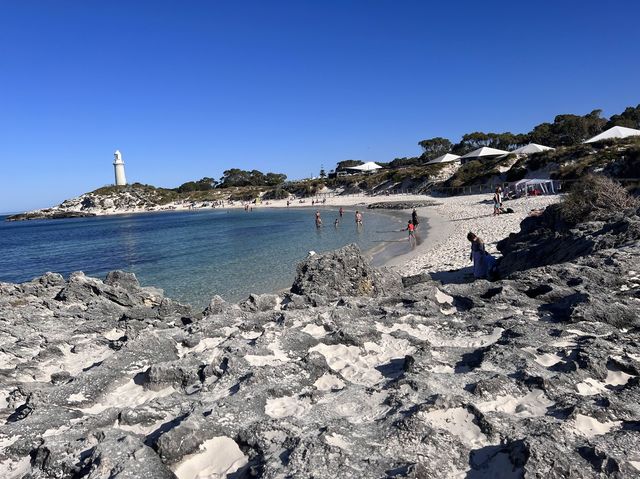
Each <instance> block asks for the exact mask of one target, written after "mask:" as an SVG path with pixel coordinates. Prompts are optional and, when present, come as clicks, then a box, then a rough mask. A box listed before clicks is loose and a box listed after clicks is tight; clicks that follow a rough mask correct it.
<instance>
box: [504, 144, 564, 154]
mask: <svg viewBox="0 0 640 479" xmlns="http://www.w3.org/2000/svg"><path fill="white" fill-rule="evenodd" d="M547 150H555V148H551V147H550V146H544V145H538V144H537V143H529V144H528V145H525V146H521V147H520V148H516V149H515V150H513V151H512V152H511V153H515V154H516V155H531V154H533V153H540V152H542V151H547Z"/></svg>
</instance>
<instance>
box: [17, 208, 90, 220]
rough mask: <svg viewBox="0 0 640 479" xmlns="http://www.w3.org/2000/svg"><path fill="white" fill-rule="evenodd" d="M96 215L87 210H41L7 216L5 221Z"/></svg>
mask: <svg viewBox="0 0 640 479" xmlns="http://www.w3.org/2000/svg"><path fill="white" fill-rule="evenodd" d="M93 216H96V214H95V213H88V212H85V211H53V210H50V211H49V210H40V211H32V212H28V213H19V214H17V215H11V216H7V217H6V218H5V221H25V220H59V219H65V218H90V217H93Z"/></svg>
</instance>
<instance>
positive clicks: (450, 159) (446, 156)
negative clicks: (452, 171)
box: [426, 153, 460, 165]
mask: <svg viewBox="0 0 640 479" xmlns="http://www.w3.org/2000/svg"><path fill="white" fill-rule="evenodd" d="M453 161H460V155H453V154H451V153H445V154H444V155H441V156H439V157H438V158H434V159H433V160H429V161H427V163H426V164H427V165H433V164H435V163H451V162H453Z"/></svg>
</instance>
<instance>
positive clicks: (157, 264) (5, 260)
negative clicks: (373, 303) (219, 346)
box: [0, 208, 408, 307]
mask: <svg viewBox="0 0 640 479" xmlns="http://www.w3.org/2000/svg"><path fill="white" fill-rule="evenodd" d="M320 211H321V214H322V218H323V222H324V226H323V227H321V228H316V227H315V224H314V217H315V209H308V208H295V209H293V208H292V209H290V210H289V209H275V208H274V209H260V208H256V209H254V210H253V211H252V212H245V211H243V210H236V209H233V210H225V209H214V210H200V211H193V212H184V211H183V212H158V213H137V214H131V215H118V216H101V217H93V218H70V219H59V220H34V221H20V222H7V221H4V217H1V216H0V252H1V253H0V281H4V282H13V283H17V282H23V281H29V280H31V279H33V278H35V277H38V276H40V275H42V274H43V273H45V272H47V271H53V272H58V273H61V274H63V275H64V276H65V277H66V276H67V275H68V274H69V273H71V272H73V271H84V272H85V273H86V274H87V275H90V276H96V277H100V278H102V277H104V275H105V274H106V273H107V272H109V271H112V270H116V269H121V270H125V271H131V272H133V273H135V274H136V276H137V277H138V279H139V281H140V283H141V284H142V285H143V286H155V287H159V288H162V289H163V290H164V291H165V294H166V295H167V296H169V297H170V298H172V299H176V300H178V301H181V302H186V303H190V304H192V305H194V306H197V307H203V306H205V305H207V304H208V302H209V299H210V298H211V297H212V296H213V295H215V294H218V295H220V296H222V297H223V298H224V299H226V300H229V301H239V300H242V299H244V298H246V297H247V296H248V295H249V294H250V293H266V292H275V291H278V290H282V289H284V288H288V287H289V286H290V285H291V283H292V282H293V279H294V277H295V269H296V264H297V263H298V262H300V261H301V260H303V259H304V258H305V257H306V256H307V254H308V252H309V251H316V252H324V251H329V250H333V249H336V248H339V247H341V246H344V245H346V244H349V243H357V244H358V245H359V246H360V248H361V249H362V250H363V251H367V252H369V253H370V254H371V255H372V256H373V257H374V263H378V264H380V263H381V262H383V261H384V259H385V255H387V256H388V255H389V254H392V253H390V251H395V252H394V253H393V254H397V253H398V252H404V248H407V249H408V246H407V245H405V242H406V234H405V233H403V232H401V231H400V230H401V229H402V228H403V227H404V225H405V223H404V222H403V221H401V220H400V219H399V218H398V217H395V216H393V215H389V214H384V213H371V212H370V211H369V210H364V226H363V227H361V228H357V227H356V225H355V221H354V209H349V210H345V214H344V217H343V219H342V221H341V223H340V224H339V225H338V226H337V227H335V226H334V220H335V219H336V218H337V217H338V210H337V208H331V209H329V208H325V209H321V210H320ZM385 246H386V248H385ZM388 246H391V248H388ZM394 248H395V249H394ZM374 253H375V254H374Z"/></svg>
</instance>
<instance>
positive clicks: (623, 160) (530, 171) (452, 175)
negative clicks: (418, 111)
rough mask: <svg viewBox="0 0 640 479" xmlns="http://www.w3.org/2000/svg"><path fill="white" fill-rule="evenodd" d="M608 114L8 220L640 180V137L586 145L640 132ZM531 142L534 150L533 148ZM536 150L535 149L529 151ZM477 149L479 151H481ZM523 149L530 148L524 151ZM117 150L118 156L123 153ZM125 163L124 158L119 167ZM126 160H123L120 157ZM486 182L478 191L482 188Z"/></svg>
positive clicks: (144, 188)
mask: <svg viewBox="0 0 640 479" xmlns="http://www.w3.org/2000/svg"><path fill="white" fill-rule="evenodd" d="M601 113H602V112H601V110H594V111H592V112H591V113H589V114H587V115H584V116H579V115H569V114H564V115H558V116H556V117H555V119H554V121H553V123H542V124H540V125H537V126H535V127H534V128H533V129H532V130H531V131H530V132H528V133H525V134H513V133H510V132H504V133H491V132H490V133H484V132H473V133H468V134H465V135H463V136H462V139H461V140H460V142H458V143H456V144H453V143H452V142H451V141H450V140H448V139H446V138H441V137H436V138H430V139H426V140H421V141H419V142H418V144H419V145H420V147H421V148H422V149H423V153H422V154H421V155H420V156H416V157H410V158H406V157H405V158H396V159H394V160H392V161H390V162H388V163H378V165H379V166H380V167H382V168H380V169H376V170H374V171H358V170H357V169H355V168H357V167H358V166H359V165H362V164H363V162H362V161H359V160H345V161H341V162H339V163H338V164H337V165H336V168H335V169H333V170H331V171H330V172H328V173H327V172H325V171H324V169H322V170H321V171H320V173H319V175H318V177H316V178H309V179H304V180H296V181H288V180H287V176H286V175H285V174H282V173H272V172H269V173H263V172H261V171H258V170H241V169H237V168H232V169H229V170H226V171H224V172H223V176H222V177H221V178H220V179H219V180H216V179H214V178H212V177H204V178H201V179H200V180H197V181H189V182H186V183H183V184H182V185H180V186H178V187H176V188H161V187H156V186H152V185H145V184H141V183H133V184H130V185H117V186H116V185H112V186H105V187H102V188H98V189H97V190H94V191H91V192H89V193H85V194H83V195H80V196H78V197H76V198H72V199H68V200H66V201H64V202H62V203H61V204H59V205H57V206H54V207H52V208H44V209H39V210H34V211H29V212H26V213H20V214H16V215H11V216H8V217H7V218H6V219H7V220H8V221H19V220H30V219H57V218H71V217H87V216H99V215H109V214H123V213H135V212H145V211H162V210H182V209H194V208H196V209H197V208H211V207H220V206H232V205H235V204H237V203H243V202H255V203H263V204H264V203H266V202H271V201H276V200H287V199H301V198H313V197H322V196H323V195H324V196H327V195H332V196H333V195H352V194H366V195H387V194H393V193H397V192H411V193H414V194H429V193H438V194H447V195H451V194H458V193H463V192H481V191H483V188H482V187H484V190H487V191H488V190H489V189H490V188H491V187H493V185H498V184H506V183H513V182H517V181H519V180H522V179H524V178H544V179H552V180H558V181H563V182H567V181H568V182H571V181H574V180H577V179H578V178H581V177H582V176H584V175H585V174H587V173H600V174H604V175H606V176H609V177H611V178H614V179H619V180H624V182H625V186H626V187H627V188H628V189H629V190H631V191H634V190H638V188H639V187H640V185H639V184H638V181H637V178H638V177H640V136H638V135H637V134H633V133H631V134H630V136H627V137H624V138H616V137H615V136H611V137H607V135H606V134H604V136H605V138H604V139H602V140H599V141H594V142H589V143H586V142H585V140H587V139H588V138H591V137H596V138H598V137H597V136H596V135H601V134H602V133H603V132H605V133H606V132H608V131H609V130H610V129H612V128H614V129H615V127H623V128H625V129H627V130H628V131H632V132H633V131H636V130H629V129H638V128H640V105H638V106H636V107H629V108H626V109H625V110H624V112H622V113H620V114H618V115H613V116H611V118H609V119H606V118H603V117H602V116H601ZM532 147H533V148H532ZM529 151H533V153H531V152H529ZM476 152H478V153H476ZM523 152H524V153H523ZM117 154H119V152H117ZM118 158H119V157H118ZM118 161H119V160H116V163H117V162H118ZM118 166H120V164H119V163H118ZM478 187H480V188H478Z"/></svg>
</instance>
